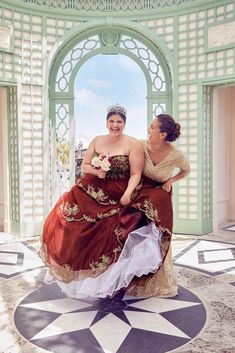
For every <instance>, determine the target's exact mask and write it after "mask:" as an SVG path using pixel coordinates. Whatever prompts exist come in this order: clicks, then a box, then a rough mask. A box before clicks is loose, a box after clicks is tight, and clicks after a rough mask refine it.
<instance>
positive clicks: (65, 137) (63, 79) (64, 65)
mask: <svg viewBox="0 0 235 353" xmlns="http://www.w3.org/2000/svg"><path fill="white" fill-rule="evenodd" d="M97 54H104V55H105V54H124V55H127V56H129V57H130V58H132V59H133V60H134V61H135V62H136V63H137V64H138V65H139V66H140V68H141V69H142V71H143V73H144V76H145V79H146V84H147V97H146V110H147V117H148V121H151V119H152V116H153V114H159V113H162V112H165V111H168V112H171V81H172V80H171V75H170V70H169V66H168V63H167V61H166V59H165V57H164V56H163V54H162V50H161V49H160V48H159V47H158V46H157V45H156V44H153V41H152V40H150V39H149V38H147V37H146V35H143V34H141V33H138V32H137V31H136V30H135V31H134V30H132V29H127V28H124V27H123V28H122V27H118V26H112V27H110V28H109V27H107V26H106V27H100V28H98V29H97V28H96V29H95V30H94V29H89V30H87V31H85V32H83V33H80V34H78V35H76V36H74V37H73V38H72V39H71V40H70V41H68V42H67V43H66V44H65V45H64V46H63V47H62V48H61V49H60V51H59V52H58V54H57V56H56V58H55V60H54V62H53V65H52V69H51V75H50V91H49V102H50V105H49V108H50V124H51V156H52V158H51V162H52V163H51V175H52V179H51V180H52V181H53V182H52V184H51V190H52V199H51V201H52V203H54V201H56V200H57V198H58V196H59V195H60V194H61V193H63V192H64V191H65V190H67V189H69V187H70V186H71V184H73V182H74V168H75V166H74V148H73V146H74V130H75V129H74V80H75V77H76V74H77V72H78V70H79V68H80V67H81V65H82V64H83V63H84V62H85V61H86V60H88V59H89V58H91V57H92V56H95V55H97Z"/></svg>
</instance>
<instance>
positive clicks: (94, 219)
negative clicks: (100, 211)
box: [83, 214, 96, 223]
mask: <svg viewBox="0 0 235 353" xmlns="http://www.w3.org/2000/svg"><path fill="white" fill-rule="evenodd" d="M83 218H84V219H85V220H86V221H88V222H91V223H95V222H96V218H94V217H91V216H87V215H85V214H84V215H83Z"/></svg>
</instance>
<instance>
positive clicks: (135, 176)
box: [81, 113, 144, 205]
mask: <svg viewBox="0 0 235 353" xmlns="http://www.w3.org/2000/svg"><path fill="white" fill-rule="evenodd" d="M124 127H125V122H124V120H123V119H122V117H121V116H120V115H119V114H116V113H114V114H113V115H111V116H110V117H109V119H108V120H107V129H108V134H107V135H101V136H97V137H95V138H94V139H93V140H92V141H91V143H90V145H89V146H88V149H87V151H86V154H85V156H84V159H83V162H82V165H81V168H82V170H83V172H84V173H85V174H92V175H96V176H97V177H98V178H101V179H104V178H105V176H106V171H104V170H102V169H99V170H97V169H94V168H93V167H92V165H91V159H92V158H93V156H94V153H95V152H97V153H104V154H105V155H109V156H110V157H112V156H115V155H125V156H128V157H129V163H130V179H129V182H128V185H127V188H126V190H125V192H124V194H123V195H122V197H121V199H120V203H121V204H122V205H128V204H129V203H130V200H131V194H132V193H133V191H134V190H135V188H136V187H137V185H138V184H139V182H140V179H141V173H142V171H143V167H144V152H143V149H142V147H141V144H140V142H139V141H138V140H137V139H135V138H134V137H131V136H128V135H125V134H124V133H123V129H124Z"/></svg>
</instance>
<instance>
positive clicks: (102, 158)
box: [91, 153, 111, 172]
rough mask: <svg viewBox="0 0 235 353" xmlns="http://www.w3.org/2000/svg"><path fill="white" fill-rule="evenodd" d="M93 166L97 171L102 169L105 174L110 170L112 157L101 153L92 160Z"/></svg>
mask: <svg viewBox="0 0 235 353" xmlns="http://www.w3.org/2000/svg"><path fill="white" fill-rule="evenodd" d="M91 165H92V166H93V167H94V168H95V169H102V170H104V171H105V172H107V171H108V170H110V166H111V157H109V156H108V155H107V156H106V155H105V154H104V153H100V154H99V155H98V156H94V157H93V158H92V160H91Z"/></svg>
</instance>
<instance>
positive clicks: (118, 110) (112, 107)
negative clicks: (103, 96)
mask: <svg viewBox="0 0 235 353" xmlns="http://www.w3.org/2000/svg"><path fill="white" fill-rule="evenodd" d="M111 112H114V113H122V114H124V115H125V116H126V115H127V110H126V109H125V108H124V107H122V106H121V105H120V104H119V103H116V104H114V105H110V106H109V107H108V108H107V113H111Z"/></svg>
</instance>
